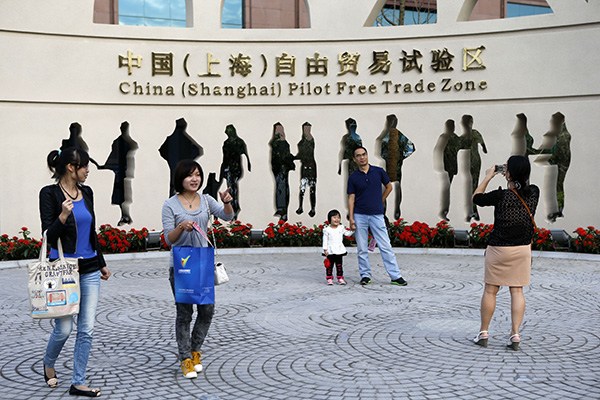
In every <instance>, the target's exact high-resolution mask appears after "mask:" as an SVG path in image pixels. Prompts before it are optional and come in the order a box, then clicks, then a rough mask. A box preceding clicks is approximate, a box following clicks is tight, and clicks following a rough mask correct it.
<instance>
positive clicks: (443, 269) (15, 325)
mask: <svg viewBox="0 0 600 400" xmlns="http://www.w3.org/2000/svg"><path fill="white" fill-rule="evenodd" d="M398 258H399V260H400V263H401V265H402V266H403V272H404V276H405V277H406V279H407V280H408V281H409V286H408V287H406V288H401V287H396V286H391V285H389V281H388V279H387V277H386V276H384V273H383V269H382V268H381V267H377V268H375V274H374V278H375V283H374V284H373V285H371V286H368V287H366V288H363V287H361V286H359V285H358V283H357V281H358V276H357V271H356V258H355V255H349V256H348V257H347V258H346V261H347V262H346V264H347V265H346V271H347V274H346V276H347V278H348V281H349V285H348V286H346V287H342V286H337V285H336V286H333V287H328V286H326V285H325V284H324V277H323V275H324V273H323V272H324V271H323V267H322V263H321V261H322V259H321V257H320V256H319V255H318V254H288V255H282V254H275V255H269V254H263V255H226V256H222V260H223V261H224V262H225V263H226V264H227V266H228V269H229V273H230V275H231V278H232V281H231V282H230V283H228V284H227V285H224V286H221V287H218V292H217V297H218V298H217V303H218V304H217V315H216V316H215V320H214V323H213V326H212V328H211V331H210V337H209V339H208V340H207V342H206V343H205V348H204V354H205V363H204V364H205V372H204V373H202V374H201V376H199V378H198V379H196V380H193V381H190V380H186V379H183V378H182V377H181V376H180V373H179V369H178V363H177V360H176V344H175V340H174V327H173V321H174V311H175V310H174V306H173V301H172V297H171V293H170V289H169V286H168V283H167V266H166V258H164V257H163V258H154V259H147V260H144V259H141V260H140V259H137V260H120V261H114V260H113V261H112V262H110V265H111V267H112V270H113V271H114V277H113V279H111V281H110V282H108V283H106V284H103V289H102V290H103V292H102V297H101V303H100V307H99V310H100V311H99V314H98V323H97V329H96V335H95V336H96V339H95V343H94V349H93V352H92V357H91V360H90V367H89V380H90V382H91V384H92V385H94V386H100V387H102V389H103V398H110V399H180V398H184V397H185V398H190V399H191V398H194V399H203V400H216V399H223V400H224V399H235V400H238V399H480V398H486V399H516V398H523V399H542V398H543V399H561V400H562V399H600V334H599V333H598V332H599V331H600V307H599V304H600V303H599V300H600V262H593V261H573V260H553V259H536V260H535V262H534V267H533V271H534V273H533V284H532V286H531V288H529V289H528V290H527V291H526V296H527V299H528V310H527V314H526V318H525V321H526V322H525V326H524V328H523V334H524V343H523V345H522V351H520V352H512V351H508V350H506V349H505V348H504V343H505V340H506V338H507V333H508V330H509V318H510V315H509V306H508V302H507V300H508V293H507V292H506V290H503V291H501V293H500V295H499V302H498V309H497V313H496V315H495V318H494V321H493V332H492V337H491V341H490V347H489V348H487V349H483V348H479V347H476V346H474V345H473V344H471V343H470V341H469V339H470V338H471V337H472V336H474V335H475V333H476V331H477V329H478V318H479V311H478V303H479V298H480V295H481V291H482V284H481V278H482V258H481V257H479V256H468V255H460V256H448V255H446V256H444V255H399V256H398ZM372 259H373V261H374V262H375V263H381V261H380V258H379V256H378V255H375V256H372ZM25 274H26V270H25V269H24V268H14V269H4V270H0V282H2V289H1V292H0V293H2V302H1V303H0V320H1V326H2V336H0V398H1V399H59V398H68V397H69V396H68V387H69V383H68V377H69V375H70V370H71V362H72V360H71V357H72V346H73V339H74V338H71V339H70V340H69V342H68V344H67V346H66V347H65V350H64V352H63V354H62V355H61V358H59V363H58V364H57V370H58V374H59V377H61V378H63V379H62V381H61V384H60V386H59V387H58V388H57V389H54V390H51V389H48V388H46V387H45V385H44V382H43V377H42V363H41V358H42V354H43V351H44V346H45V341H46V338H47V336H48V333H49V331H50V328H51V326H50V322H49V321H41V322H39V321H33V320H31V319H30V318H29V317H28V314H27V312H28V303H27V299H26V297H25V294H26V291H25V285H26V280H25Z"/></svg>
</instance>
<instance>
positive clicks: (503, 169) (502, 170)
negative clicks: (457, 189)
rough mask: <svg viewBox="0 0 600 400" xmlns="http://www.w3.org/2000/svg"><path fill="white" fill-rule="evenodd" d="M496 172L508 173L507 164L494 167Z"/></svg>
mask: <svg viewBox="0 0 600 400" xmlns="http://www.w3.org/2000/svg"><path fill="white" fill-rule="evenodd" d="M494 172H498V173H500V174H504V173H506V166H505V165H501V164H499V165H496V167H495V168H494Z"/></svg>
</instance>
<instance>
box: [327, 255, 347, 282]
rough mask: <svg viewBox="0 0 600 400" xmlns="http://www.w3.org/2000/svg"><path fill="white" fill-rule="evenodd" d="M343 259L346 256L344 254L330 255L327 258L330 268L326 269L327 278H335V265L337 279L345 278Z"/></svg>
mask: <svg viewBox="0 0 600 400" xmlns="http://www.w3.org/2000/svg"><path fill="white" fill-rule="evenodd" d="M343 257H344V256H343V255H342V254H330V255H328V256H327V259H328V260H329V267H326V268H325V275H326V276H327V278H333V266H334V265H335V269H336V272H337V277H338V278H342V277H344V268H343V267H342V259H343Z"/></svg>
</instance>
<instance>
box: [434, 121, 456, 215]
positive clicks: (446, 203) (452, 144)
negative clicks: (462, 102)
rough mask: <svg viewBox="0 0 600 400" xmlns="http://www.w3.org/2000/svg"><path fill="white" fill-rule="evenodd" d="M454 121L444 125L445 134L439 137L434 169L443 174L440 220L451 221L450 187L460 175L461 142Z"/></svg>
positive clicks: (435, 150)
mask: <svg viewBox="0 0 600 400" xmlns="http://www.w3.org/2000/svg"><path fill="white" fill-rule="evenodd" d="M454 130H455V124H454V120H452V119H449V120H447V121H446V123H445V125H444V132H443V133H442V134H441V135H440V136H439V138H438V141H437V143H436V145H435V148H434V151H433V153H434V157H433V159H434V169H435V170H436V171H438V172H439V173H441V174H442V193H441V194H442V195H441V202H440V214H439V216H440V218H441V219H443V220H446V221H449V220H450V219H449V218H448V212H449V211H450V187H451V185H452V180H454V177H455V176H456V175H458V151H459V150H460V146H461V142H460V138H459V137H458V135H457V134H456V133H455V132H454Z"/></svg>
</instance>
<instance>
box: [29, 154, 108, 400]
mask: <svg viewBox="0 0 600 400" xmlns="http://www.w3.org/2000/svg"><path fill="white" fill-rule="evenodd" d="M47 162H48V167H49V168H50V170H51V171H52V173H53V178H54V179H56V184H53V185H48V186H45V187H44V188H42V190H41V191H40V196H39V199H40V217H41V221H42V231H43V232H44V239H46V236H47V241H48V243H49V244H50V254H49V259H50V262H49V263H45V262H43V261H40V262H41V263H43V264H45V265H47V266H48V271H44V272H42V273H41V275H40V276H37V277H35V276H34V278H33V279H34V281H35V279H41V280H42V283H43V285H44V287H45V288H53V287H54V288H59V287H63V288H64V287H65V286H66V287H69V285H71V286H72V287H74V286H75V285H77V280H76V278H75V277H76V276H77V274H73V275H71V274H62V275H61V274H58V273H57V271H54V270H52V269H53V268H55V267H56V266H61V267H60V268H62V267H63V266H64V267H65V268H67V267H68V268H72V267H73V261H74V260H73V259H77V269H78V275H79V291H80V294H79V296H80V302H79V314H78V315H77V338H76V340H75V351H74V354H73V377H72V379H71V387H70V389H69V394H71V395H77V396H86V397H98V396H100V394H101V393H100V389H91V388H89V387H88V386H87V385H86V383H85V381H86V368H87V363H88V359H89V356H90V350H91V348H92V334H93V332H94V321H95V319H96V308H97V306H98V297H99V295H100V280H107V279H108V278H109V277H110V275H111V272H110V270H109V269H108V268H107V267H106V263H105V261H104V257H102V254H101V252H100V249H99V247H98V243H97V241H98V239H97V234H96V228H95V225H96V219H95V214H94V195H93V192H92V189H91V188H90V187H89V186H85V185H84V184H83V183H84V182H85V181H86V179H87V177H88V173H89V168H88V164H89V162H90V157H89V155H88V153H87V152H85V151H84V150H82V149H80V148H75V147H69V148H65V149H63V150H62V151H60V150H53V151H51V152H50V154H49V155H48V158H47ZM44 244H46V240H44ZM61 247H62V248H61ZM63 249H64V255H63ZM43 251H44V249H42V253H43ZM54 260H56V261H54ZM59 281H60V282H59ZM30 295H31V294H30ZM46 296H47V299H46V304H47V306H48V309H51V308H52V307H58V306H60V305H66V304H68V303H69V302H70V301H71V300H74V296H76V292H72V293H68V292H67V291H66V290H65V291H63V292H62V293H61V292H53V291H51V290H50V291H46ZM72 297H73V298H72ZM37 311H40V310H37ZM72 312H73V310H71V311H68V312H66V313H65V314H64V316H60V317H59V316H56V317H57V318H56V319H55V320H54V329H53V331H52V333H51V335H50V339H49V340H48V345H47V347H46V354H45V356H44V379H45V381H46V384H47V385H48V386H49V387H51V388H55V387H57V386H58V383H59V381H58V376H57V374H56V370H55V369H54V365H55V363H56V360H57V359H58V356H59V355H60V352H61V350H62V348H63V346H64V345H65V342H66V341H67V339H68V338H69V335H70V334H71V331H72V330H73V322H74V316H73V315H70V314H72ZM35 314H36V310H32V315H35ZM38 315H39V314H38Z"/></svg>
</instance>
